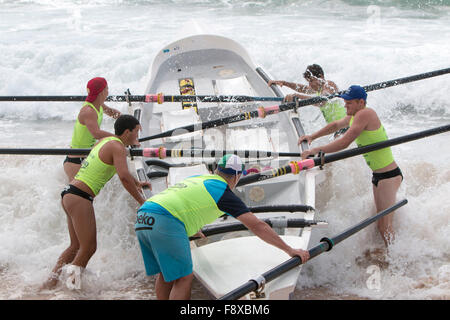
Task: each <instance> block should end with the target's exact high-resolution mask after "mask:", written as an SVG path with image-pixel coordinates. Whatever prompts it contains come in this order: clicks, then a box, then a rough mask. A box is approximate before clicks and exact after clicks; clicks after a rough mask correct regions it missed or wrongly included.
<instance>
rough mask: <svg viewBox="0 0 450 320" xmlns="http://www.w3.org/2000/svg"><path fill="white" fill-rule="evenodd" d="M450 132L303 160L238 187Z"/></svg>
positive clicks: (426, 133) (412, 136)
mask: <svg viewBox="0 0 450 320" xmlns="http://www.w3.org/2000/svg"><path fill="white" fill-rule="evenodd" d="M449 130H450V124H448V125H445V126H440V127H436V128H433V129H428V130H424V131H419V132H416V133H412V134H409V135H405V136H401V137H397V138H393V139H389V140H386V141H382V142H377V143H374V144H370V145H367V146H364V147H357V148H353V149H349V150H344V151H340V152H335V153H331V154H326V155H323V156H321V157H314V158H311V159H305V160H301V161H292V162H291V163H290V164H289V165H286V166H284V167H280V168H276V169H272V170H268V171H263V172H260V173H256V174H253V175H249V176H246V177H243V178H241V179H240V181H239V182H238V184H237V186H243V185H246V184H250V183H254V182H258V181H262V180H267V179H271V178H276V177H279V176H282V175H285V174H288V173H293V174H297V173H299V172H300V171H302V170H307V169H311V168H313V167H316V166H320V165H323V164H326V163H331V162H334V161H338V160H342V159H346V158H350V157H354V156H357V155H360V154H363V153H367V152H371V151H375V150H379V149H383V148H387V147H391V146H395V145H398V144H402V143H405V142H409V141H413V140H417V139H422V138H425V137H429V136H432V135H436V134H440V133H444V132H447V131H449Z"/></svg>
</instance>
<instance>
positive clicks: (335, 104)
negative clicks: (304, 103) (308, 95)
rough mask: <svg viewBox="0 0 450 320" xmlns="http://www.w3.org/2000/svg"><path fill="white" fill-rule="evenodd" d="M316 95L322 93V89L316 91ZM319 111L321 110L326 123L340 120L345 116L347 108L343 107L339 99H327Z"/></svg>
mask: <svg viewBox="0 0 450 320" xmlns="http://www.w3.org/2000/svg"><path fill="white" fill-rule="evenodd" d="M317 95H318V96H320V95H322V90H319V91H317ZM320 111H322V114H323V117H324V118H325V121H326V122H327V123H330V122H333V121H336V120H340V119H342V118H344V117H345V116H347V110H345V107H344V106H343V105H342V104H341V102H340V101H339V100H334V101H333V100H329V101H327V102H325V104H324V105H323V106H321V107H320Z"/></svg>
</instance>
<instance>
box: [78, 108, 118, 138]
mask: <svg viewBox="0 0 450 320" xmlns="http://www.w3.org/2000/svg"><path fill="white" fill-rule="evenodd" d="M78 120H79V121H80V123H81V124H84V125H85V126H86V127H87V129H88V130H89V132H90V133H91V134H92V136H93V137H94V138H95V139H96V140H100V139H102V138H105V137H110V136H113V134H112V133H110V132H108V131H104V130H101V129H100V128H99V126H98V123H97V113H96V112H95V111H94V110H92V109H91V108H85V109H83V110H81V112H80V115H79V116H78Z"/></svg>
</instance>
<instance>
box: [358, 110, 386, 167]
mask: <svg viewBox="0 0 450 320" xmlns="http://www.w3.org/2000/svg"><path fill="white" fill-rule="evenodd" d="M353 119H354V116H353V117H352V118H351V119H350V127H351V126H352V124H353ZM387 139H388V136H387V134H386V130H385V129H384V127H383V125H382V124H381V125H380V127H379V128H378V129H377V130H370V131H369V130H363V132H361V134H360V135H359V136H358V137H357V138H356V144H357V145H358V147H363V146H367V145H369V144H374V143H377V142H381V141H385V140H387ZM363 156H364V159H365V160H366V163H367V165H368V166H369V167H370V169H372V170H373V171H375V170H378V169H382V168H384V167H386V166H388V165H390V164H391V163H392V162H394V156H393V155H392V150H391V148H389V147H388V148H384V149H380V150H376V151H371V152H368V153H364V154H363Z"/></svg>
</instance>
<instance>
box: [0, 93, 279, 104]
mask: <svg viewBox="0 0 450 320" xmlns="http://www.w3.org/2000/svg"><path fill="white" fill-rule="evenodd" d="M85 100H86V96H0V101H53V102H55V101H58V102H75V101H85ZM106 101H112V102H156V103H159V104H161V103H164V102H185V101H201V102H249V101H283V98H279V97H251V96H242V95H236V96H234V95H220V96H212V95H195V96H194V95H186V96H182V95H163V94H162V93H159V94H146V95H114V96H108V97H107V98H106Z"/></svg>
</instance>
